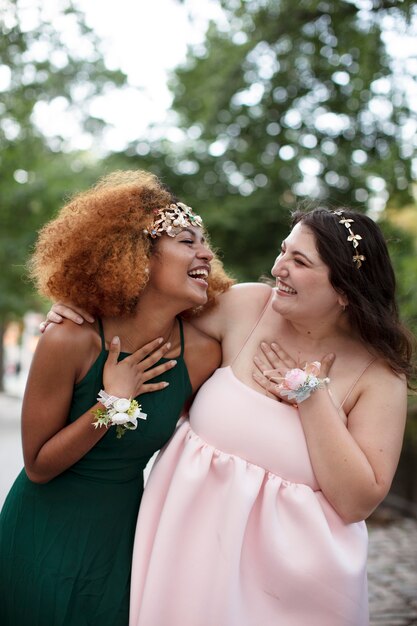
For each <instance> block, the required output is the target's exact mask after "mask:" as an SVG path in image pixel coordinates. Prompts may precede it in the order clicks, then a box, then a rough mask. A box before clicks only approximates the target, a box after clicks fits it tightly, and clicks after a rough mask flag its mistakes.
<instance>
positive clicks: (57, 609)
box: [0, 171, 232, 626]
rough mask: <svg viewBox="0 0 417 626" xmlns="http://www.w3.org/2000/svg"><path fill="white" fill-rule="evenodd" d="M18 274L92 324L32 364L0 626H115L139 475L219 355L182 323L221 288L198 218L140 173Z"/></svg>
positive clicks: (54, 328)
mask: <svg viewBox="0 0 417 626" xmlns="http://www.w3.org/2000/svg"><path fill="white" fill-rule="evenodd" d="M30 272H31V275H32V277H33V278H34V280H35V281H36V283H37V286H38V289H39V291H40V293H41V294H43V295H45V296H47V297H50V298H53V299H62V300H70V301H72V302H76V303H77V304H78V305H79V306H82V307H83V308H84V309H85V310H86V311H88V312H89V313H90V315H93V316H94V317H95V319H96V321H95V322H93V323H91V324H85V325H83V326H78V325H75V324H72V323H71V322H65V323H64V324H61V325H59V326H58V325H51V326H50V327H49V328H48V329H47V330H46V332H45V333H44V334H43V336H42V337H41V338H40V340H39V343H38V346H37V349H36V352H35V355H34V358H33V362H32V366H31V369H30V373H29V377H28V382H27V386H26V390H25V395H24V400H23V410H22V440H23V452H24V462H25V468H24V470H22V472H21V473H20V475H19V476H18V478H17V479H16V481H15V483H14V485H13V487H12V489H11V491H10V493H9V495H8V497H7V499H6V502H5V504H4V507H3V510H2V513H1V517H0V622H1V624H2V625H3V626H45V625H46V624H51V625H53V626H83V625H85V626H87V625H90V626H92V625H94V626H95V625H96V624H100V625H101V626H105V625H107V626H126V625H127V623H128V608H129V582H130V569H131V558H132V549H133V539H134V531H135V526H136V519H137V513H138V509H139V504H140V500H141V496H142V490H143V469H144V468H145V466H146V464H147V462H148V461H149V459H150V458H151V456H152V455H153V454H154V453H155V451H157V450H158V449H160V448H161V447H162V446H163V445H164V444H165V443H166V441H167V440H168V439H169V437H170V436H171V434H172V433H173V431H174V429H175V426H176V423H177V421H178V418H179V416H180V414H181V411H182V409H183V407H184V404H185V403H186V402H187V400H189V399H190V397H191V396H192V394H193V392H194V391H196V389H198V387H199V386H200V385H201V383H202V382H203V381H204V380H205V379H206V378H207V377H208V376H209V375H210V374H211V373H212V371H213V370H214V369H215V368H216V366H217V365H218V364H219V362H220V348H219V344H218V342H217V341H216V340H214V339H211V338H209V337H207V336H206V335H204V334H203V333H202V332H200V331H198V330H197V329H195V328H194V327H193V326H191V324H190V323H189V322H188V321H186V320H185V319H183V317H182V316H181V313H183V312H184V311H187V310H188V311H189V312H190V315H193V314H197V312H199V311H200V310H204V309H205V308H206V307H208V306H209V305H210V303H212V302H213V301H214V298H215V296H216V295H217V294H219V293H220V292H222V291H224V290H226V289H227V288H228V287H229V286H230V285H231V282H232V281H231V280H230V279H229V278H228V277H227V276H226V274H225V273H224V271H223V270H222V267H221V264H220V262H219V261H218V260H217V259H215V258H214V254H213V252H212V251H211V250H210V247H209V245H208V243H207V240H206V238H205V233H204V230H203V228H202V222H201V218H200V217H199V216H198V215H195V214H194V213H193V211H192V210H191V209H190V208H189V207H187V206H186V205H184V204H183V203H181V202H178V201H177V199H176V198H175V197H174V196H173V195H172V193H171V192H170V191H168V190H167V189H166V188H165V187H164V185H162V183H161V182H160V181H159V180H158V179H157V178H156V176H154V175H152V174H149V173H146V172H142V171H131V172H116V173H113V174H111V175H109V176H107V177H105V178H104V179H103V180H101V181H100V182H99V183H98V184H97V185H96V186H95V187H94V188H92V189H90V190H89V191H86V192H83V193H80V194H78V195H76V196H75V197H74V198H73V199H72V200H71V201H70V202H69V203H68V204H66V206H64V207H63V208H62V209H61V211H60V212H59V214H58V216H57V217H56V218H55V219H53V220H52V221H51V222H49V223H48V224H47V225H46V226H45V227H44V228H43V229H42V231H41V232H40V234H39V238H38V241H37V244H36V248H35V252H34V254H33V256H32V258H31V261H30ZM155 392H157V393H155Z"/></svg>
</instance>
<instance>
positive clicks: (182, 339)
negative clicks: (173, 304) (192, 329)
mask: <svg viewBox="0 0 417 626" xmlns="http://www.w3.org/2000/svg"><path fill="white" fill-rule="evenodd" d="M177 320H178V323H179V325H180V341H181V353H180V357H183V356H184V328H183V325H182V319H181V318H180V317H177Z"/></svg>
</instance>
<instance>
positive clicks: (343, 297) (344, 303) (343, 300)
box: [337, 293, 349, 309]
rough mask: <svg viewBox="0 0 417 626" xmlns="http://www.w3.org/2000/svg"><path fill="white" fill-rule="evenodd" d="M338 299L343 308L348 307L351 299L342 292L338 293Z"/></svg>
mask: <svg viewBox="0 0 417 626" xmlns="http://www.w3.org/2000/svg"><path fill="white" fill-rule="evenodd" d="M337 301H338V303H339V304H340V306H341V307H342V309H345V308H346V307H347V305H348V304H349V300H348V299H347V296H346V295H345V294H344V293H340V294H339V295H338V297H337Z"/></svg>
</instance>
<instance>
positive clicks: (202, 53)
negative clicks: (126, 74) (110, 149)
mask: <svg viewBox="0 0 417 626" xmlns="http://www.w3.org/2000/svg"><path fill="white" fill-rule="evenodd" d="M221 4H222V7H223V9H224V12H225V16H226V19H225V22H224V23H223V24H222V23H220V24H214V23H213V24H211V26H210V28H209V29H208V32H207V35H206V39H205V41H204V44H202V45H199V46H196V47H194V48H193V49H191V50H190V52H189V56H188V60H187V63H186V64H185V65H184V66H183V67H182V68H178V69H177V70H176V72H175V74H174V77H173V80H172V88H173V92H174V95H175V97H174V102H173V108H174V109H175V110H176V111H177V113H178V115H179V120H180V127H181V128H182V129H183V132H184V140H183V141H182V142H181V143H180V144H176V145H173V144H171V145H169V143H168V142H166V141H165V142H164V143H161V144H160V145H159V146H157V147H155V146H154V147H153V148H152V151H151V152H150V153H149V155H148V157H147V161H149V159H151V160H152V158H153V159H154V162H155V167H156V168H157V169H158V170H159V171H160V172H163V173H164V174H165V176H166V177H167V178H170V179H173V181H174V184H175V188H176V189H180V190H181V191H182V193H183V195H184V196H185V197H186V199H187V200H188V201H189V202H190V203H193V204H196V205H197V207H196V208H197V209H198V210H201V212H202V213H203V214H204V215H205V216H207V220H206V221H207V223H208V225H209V228H210V231H211V233H212V235H213V239H214V241H215V242H216V244H217V245H218V246H219V247H220V248H221V249H222V250H223V251H224V258H225V261H226V264H227V266H228V267H229V268H230V269H232V270H233V271H234V272H235V273H236V275H237V276H238V277H240V278H245V279H248V278H257V277H258V276H259V275H260V274H262V273H264V272H265V271H267V270H268V268H269V267H270V265H271V263H272V260H273V256H274V253H275V250H276V249H277V246H278V244H279V242H280V240H281V238H282V236H283V235H284V234H285V232H286V230H287V227H288V221H289V212H290V210H291V209H292V208H293V207H294V206H295V205H296V204H297V203H299V202H300V201H305V200H307V201H310V200H313V201H314V202H320V203H327V204H329V203H330V204H339V205H340V204H342V205H350V206H353V207H354V208H360V209H362V208H371V209H380V208H381V207H383V206H384V204H385V203H386V202H389V203H390V204H395V205H396V206H401V205H403V204H405V203H409V202H410V201H411V200H410V199H411V196H410V180H411V159H412V156H413V154H414V145H413V141H414V135H415V132H414V131H415V129H416V123H415V115H414V114H413V112H412V111H410V107H409V101H408V97H407V90H406V88H405V86H406V85H407V83H409V82H410V81H415V75H413V74H412V68H411V69H410V68H409V67H408V66H407V64H406V60H404V61H403V62H402V63H401V62H400V61H398V60H397V61H394V60H393V58H392V57H391V56H389V54H388V52H387V49H386V46H385V43H384V42H385V41H386V40H387V39H389V38H390V37H392V36H393V35H395V34H397V35H398V33H401V32H403V33H404V34H406V33H407V28H410V27H409V26H408V22H407V19H408V18H409V17H410V14H411V12H412V5H413V4H414V3H412V2H402V3H401V4H400V3H398V2H385V1H382V0H373V1H372V2H371V1H369V2H363V1H361V0H341V1H339V2H332V1H327V0H320V1H318V0H301V1H300V2H297V3H294V2H292V0H246V1H243V0H222V2H221ZM394 70H395V71H394ZM158 158H159V159H160V160H159V162H158V160H157V159H158ZM161 160H164V163H161ZM169 170H171V172H169ZM173 175H174V178H173ZM175 175H176V177H177V178H175Z"/></svg>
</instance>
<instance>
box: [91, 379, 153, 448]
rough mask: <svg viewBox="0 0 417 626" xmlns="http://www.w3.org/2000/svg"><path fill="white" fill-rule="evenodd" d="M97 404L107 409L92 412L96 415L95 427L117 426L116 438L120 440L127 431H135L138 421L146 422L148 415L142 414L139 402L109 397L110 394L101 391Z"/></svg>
mask: <svg viewBox="0 0 417 626" xmlns="http://www.w3.org/2000/svg"><path fill="white" fill-rule="evenodd" d="M97 402H101V403H102V404H104V406H105V407H106V409H107V410H106V411H103V410H102V409H95V410H94V411H92V413H93V415H95V420H94V422H93V425H94V427H95V428H101V427H102V426H105V428H108V427H109V426H116V437H117V438H118V439H120V437H122V436H123V435H124V434H125V432H126V431H127V430H135V428H137V425H138V419H142V420H146V417H147V415H146V413H142V411H141V406H140V404H139V403H138V402H137V400H130V399H128V398H117V397H116V396H109V394H108V393H106V392H105V391H103V390H101V391H100V392H99V394H98V397H97Z"/></svg>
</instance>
